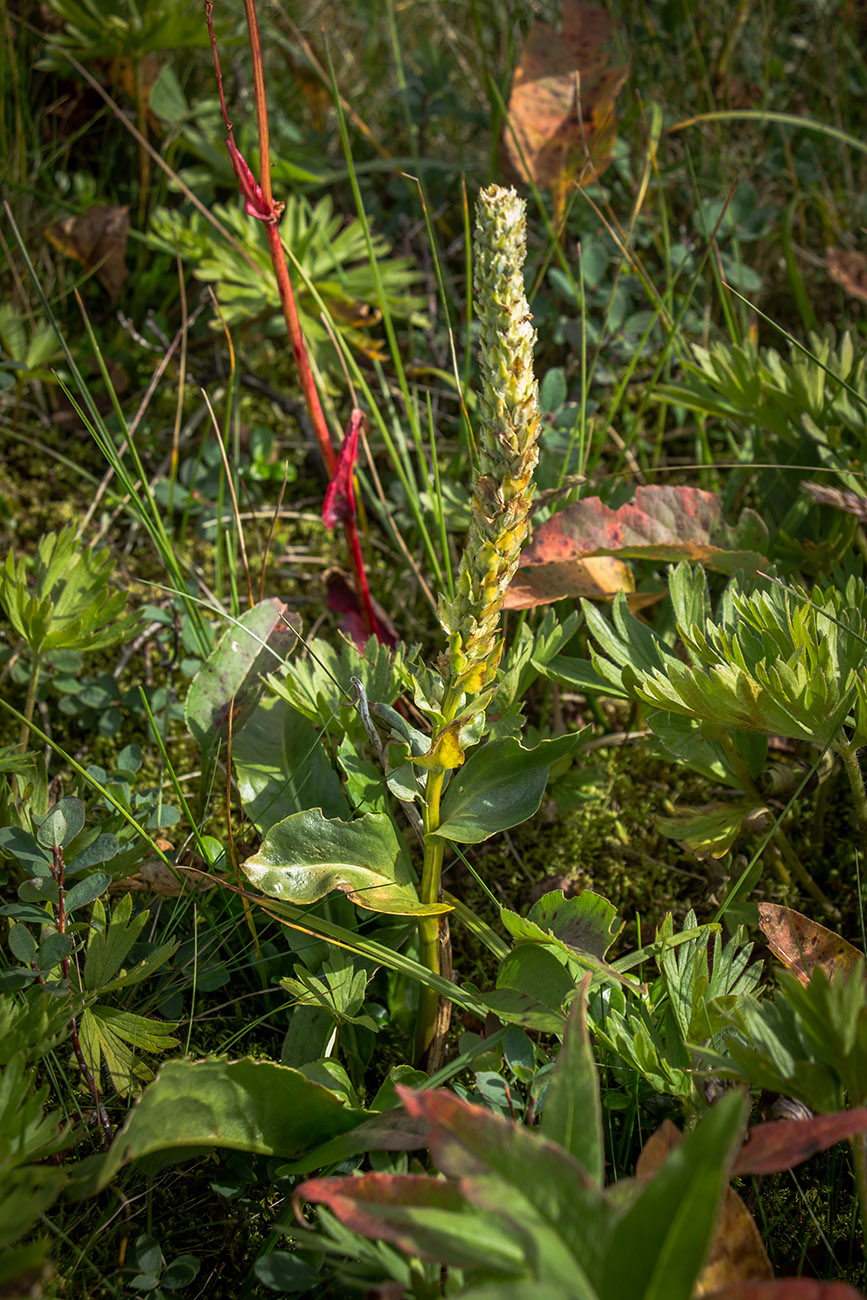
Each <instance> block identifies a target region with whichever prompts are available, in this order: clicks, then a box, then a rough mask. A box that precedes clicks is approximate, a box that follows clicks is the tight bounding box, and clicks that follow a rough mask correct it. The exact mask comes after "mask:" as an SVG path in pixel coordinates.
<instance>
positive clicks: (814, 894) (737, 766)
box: [720, 731, 840, 916]
mask: <svg viewBox="0 0 867 1300" xmlns="http://www.w3.org/2000/svg"><path fill="white" fill-rule="evenodd" d="M720 744H721V745H722V747H723V749H724V750H725V752H726V756H727V758H728V760H729V762H730V763H731V765H732V767H733V768H734V772H735V775H736V776H737V778H738V781H739V782H740V785H741V788H742V790H743V791H744V794H747V795H749V796H750V798H751V799H755V801H756V803H757V804H761V803H763V802H764V800H763V799H762V796H761V794H760V792H759V790H758V789H757V788H756V786H755V784H754V782H753V778H752V777H751V776H750V773H749V769H748V767H747V765H746V763H745V762H744V759H743V755H742V754H741V752H740V750H739V749H738V747H737V745H736V744H735V743H734V741H733V740H732V738H731V736H730V735H729V733H728V732H727V731H726V732H724V733H723V735H722V736H721V737H720ZM773 835H774V840H775V843H776V846H777V848H778V850H779V852H780V856H781V858H782V859H783V862H784V863H785V864H786V866H787V867H788V868H789V871H791V873H792V875H793V876H794V877H795V879H796V880H797V882H798V884H799V885H800V886H801V888H802V889H805V890H806V891H807V893H808V894H809V895H810V897H811V898H812V899H814V901H815V902H817V903H818V904H819V906H820V907H821V908H822V909H823V911H825V912H828V913H830V914H831V915H836V916H839V915H840V913H839V912H838V911H837V908H836V907H835V906H834V904H833V903H832V902H831V900H830V899H829V898H827V897H826V895H825V894H823V893H822V890H821V889H820V888H819V886H818V885H817V884H816V882H815V880H814V879H813V877H812V876H811V875H810V873H809V871H808V870H807V868H806V867H805V866H804V864H803V862H802V861H801V859H800V858H799V857H798V855H797V853H796V852H795V850H794V849H793V847H792V843H791V841H790V839H789V837H788V835H787V834H786V832H785V831H784V830H783V828H782V826H781V825H780V823H779V821H777V822H776V823H775V824H774V828H773Z"/></svg>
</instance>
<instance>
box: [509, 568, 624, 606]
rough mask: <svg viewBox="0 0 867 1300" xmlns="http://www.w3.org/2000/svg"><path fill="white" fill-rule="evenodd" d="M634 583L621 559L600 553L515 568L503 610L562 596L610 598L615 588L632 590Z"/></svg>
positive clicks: (617, 589) (539, 603)
mask: <svg viewBox="0 0 867 1300" xmlns="http://www.w3.org/2000/svg"><path fill="white" fill-rule="evenodd" d="M634 590H635V582H634V580H633V578H632V574H631V573H630V571H629V569H628V568H627V566H626V565H625V564H624V563H623V561H622V560H616V559H614V558H613V556H610V555H600V556H599V557H598V558H596V559H592V560H565V561H564V562H563V563H562V564H540V565H538V566H537V567H535V568H525V569H518V571H517V573H516V574H515V576H514V578H513V579H512V581H511V583H510V584H509V590H508V591H507V592H506V599H505V601H504V602H503V607H504V609H535V608H536V606H537V605H550V604H551V602H552V601H555V600H562V599H563V598H564V597H575V598H577V597H579V596H586V597H587V598H588V599H590V600H605V599H610V598H611V597H612V596H614V595H615V594H616V592H618V591H625V592H627V593H632V592H633V591H634Z"/></svg>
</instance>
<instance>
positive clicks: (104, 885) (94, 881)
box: [64, 871, 111, 912]
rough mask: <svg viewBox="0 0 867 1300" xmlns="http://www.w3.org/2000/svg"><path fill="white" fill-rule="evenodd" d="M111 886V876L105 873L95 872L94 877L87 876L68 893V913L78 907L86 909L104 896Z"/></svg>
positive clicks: (66, 899) (66, 902)
mask: <svg viewBox="0 0 867 1300" xmlns="http://www.w3.org/2000/svg"><path fill="white" fill-rule="evenodd" d="M110 884H111V876H109V875H108V874H107V872H105V871H95V872H94V873H93V875H92V876H86V877H85V879H84V880H79V881H78V882H77V883H76V884H74V885H73V886H72V888H71V889H69V890H67V891H66V898H65V900H64V901H65V905H66V911H67V912H72V911H74V910H75V908H77V907H86V906H87V904H88V903H92V902H93V901H94V900H95V899H97V898H99V896H100V894H104V893H105V891H106V890H107V889H108V887H109V885H110Z"/></svg>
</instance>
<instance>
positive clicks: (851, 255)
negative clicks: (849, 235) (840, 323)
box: [825, 248, 867, 302]
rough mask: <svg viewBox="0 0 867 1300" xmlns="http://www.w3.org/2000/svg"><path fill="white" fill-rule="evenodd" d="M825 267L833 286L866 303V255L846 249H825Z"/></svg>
mask: <svg viewBox="0 0 867 1300" xmlns="http://www.w3.org/2000/svg"><path fill="white" fill-rule="evenodd" d="M825 267H826V269H827V271H828V274H829V275H830V277H831V279H832V280H833V281H834V283H835V284H839V285H840V286H841V287H842V288H843V289H845V290H846V292H847V293H848V294H851V296H852V297H853V298H860V299H861V301H862V302H867V255H865V254H864V253H858V252H855V250H854V249H847V248H826V249H825Z"/></svg>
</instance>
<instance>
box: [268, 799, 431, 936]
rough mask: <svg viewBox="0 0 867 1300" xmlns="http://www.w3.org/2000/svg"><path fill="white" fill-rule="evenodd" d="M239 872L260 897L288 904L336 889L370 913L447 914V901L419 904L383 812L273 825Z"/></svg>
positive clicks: (311, 816)
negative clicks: (257, 890) (337, 818)
mask: <svg viewBox="0 0 867 1300" xmlns="http://www.w3.org/2000/svg"><path fill="white" fill-rule="evenodd" d="M243 871H244V874H245V875H246V877H247V879H248V880H249V881H250V882H251V883H252V884H254V885H255V886H256V887H257V889H261V890H262V892H263V893H264V894H268V895H270V896H271V897H272V898H279V899H283V900H285V901H286V902H290V903H315V902H316V901H317V899H320V898H323V897H324V896H325V895H326V894H329V893H331V891H332V890H333V889H340V890H342V891H343V892H344V893H345V894H346V895H347V897H348V898H349V899H351V901H352V902H353V903H357V904H358V906H359V907H365V908H367V909H368V910H369V911H372V912H390V913H394V914H395V915H398V916H435V915H438V914H440V913H443V912H448V911H450V910H451V909H450V907H449V906H448V904H446V903H430V904H424V905H423V904H421V903H419V901H418V896H417V894H416V891H415V885H414V883H413V879H412V872H411V869H410V865H409V858H408V855H407V851H406V847H405V845H404V844H403V843H402V842H401V841H400V840H399V839H398V836H397V833H396V831H395V829H394V825H393V824H392V822H391V819H390V818H389V817H387V816H386V815H385V814H384V813H365V815H364V816H363V817H358V818H357V819H356V820H355V821H352V822H343V821H338V820H332V821H329V820H327V819H326V818H325V817H323V815H322V811H321V809H319V808H311V809H307V810H306V811H304V812H299V813H295V814H294V815H293V816H292V817H287V818H286V819H285V820H284V821H282V822H278V823H277V824H276V826H272V827H271V829H270V831H269V832H268V834H267V835H266V836H265V839H264V840H263V841H262V844H261V846H260V848H259V851H258V853H255V854H254V855H253V856H252V857H251V858H248V859H247V861H246V862H245V863H244V864H243Z"/></svg>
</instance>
